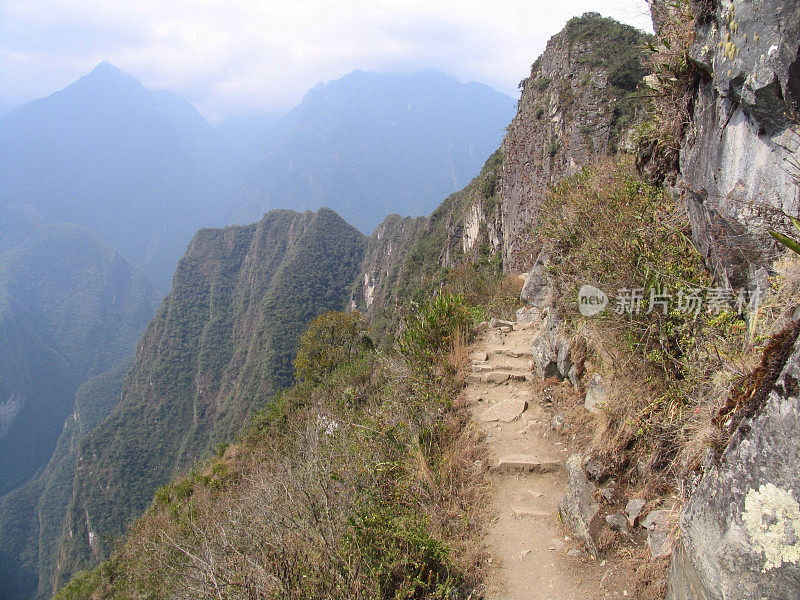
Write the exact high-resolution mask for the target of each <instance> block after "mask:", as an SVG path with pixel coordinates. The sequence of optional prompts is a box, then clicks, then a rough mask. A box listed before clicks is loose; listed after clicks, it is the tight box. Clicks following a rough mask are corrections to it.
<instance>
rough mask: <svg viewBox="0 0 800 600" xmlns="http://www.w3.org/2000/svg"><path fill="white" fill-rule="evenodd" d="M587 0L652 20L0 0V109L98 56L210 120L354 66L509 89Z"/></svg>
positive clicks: (424, 7)
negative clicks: (441, 75) (431, 72)
mask: <svg viewBox="0 0 800 600" xmlns="http://www.w3.org/2000/svg"><path fill="white" fill-rule="evenodd" d="M590 10H591V11H597V12H600V13H602V14H603V15H606V16H612V17H615V18H617V19H619V20H621V21H624V22H627V23H631V24H633V25H636V26H638V27H640V28H646V29H649V28H650V20H649V14H648V13H647V4H646V2H645V0H494V1H492V0H371V1H370V0H338V1H325V0H283V1H281V2H276V1H273V0H261V1H258V0H238V1H237V0H193V1H190V0H122V1H120V0H48V1H39V0H0V109H3V108H10V107H11V106H13V105H16V104H21V103H22V102H25V101H28V100H31V99H33V98H36V97H40V96H45V95H47V94H49V93H51V92H53V91H55V90H57V89H60V88H62V87H64V86H65V85H67V84H69V83H71V82H72V81H74V80H75V79H77V78H78V77H80V76H81V75H84V74H86V73H87V72H88V71H90V70H91V69H92V68H93V67H94V66H95V65H96V64H97V63H98V62H100V61H103V60H106V61H108V62H110V63H112V64H114V65H116V66H118V67H120V68H121V69H123V70H125V71H128V72H130V73H132V74H133V75H134V76H136V77H137V78H139V79H140V80H141V81H142V82H143V83H144V84H145V85H147V86H148V87H151V88H167V89H170V90H172V91H174V92H177V93H179V94H180V95H182V96H183V97H185V98H186V99H188V100H190V101H191V102H192V103H193V104H195V106H197V108H198V109H199V110H200V111H201V112H202V113H203V114H205V115H206V116H207V117H210V118H211V119H213V120H217V119H219V118H221V117H224V116H226V115H230V114H243V113H248V112H255V111H262V110H269V111H276V110H280V111H282V110H286V109H288V108H290V107H291V106H293V105H294V104H296V103H297V102H298V101H299V100H300V99H301V98H302V94H303V92H305V91H306V90H307V89H308V88H310V87H312V86H313V85H314V84H316V83H318V82H320V81H329V80H331V79H336V78H338V77H341V76H342V75H344V74H346V73H348V72H350V71H353V70H355V69H364V70H384V71H409V70H417V69H427V68H433V69H438V70H441V71H444V72H446V73H449V74H452V75H455V76H456V77H458V78H459V79H461V80H462V81H481V82H484V83H488V84H489V85H492V86H493V87H495V88H497V89H499V90H501V91H503V92H505V93H507V94H510V95H512V96H514V97H516V95H517V83H518V82H519V81H520V79H522V78H523V77H525V76H526V75H527V74H528V72H529V71H530V65H531V63H532V62H533V60H534V59H535V58H536V57H537V56H538V55H539V54H540V53H541V51H542V50H543V49H544V46H545V43H546V42H547V39H548V38H549V37H550V36H551V35H553V34H554V33H556V32H557V31H558V30H560V29H561V27H563V25H564V23H565V22H566V21H567V19H569V18H570V17H572V16H575V15H579V14H581V13H583V12H586V11H590Z"/></svg>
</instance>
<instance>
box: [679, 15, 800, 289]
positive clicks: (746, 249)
mask: <svg viewBox="0 0 800 600" xmlns="http://www.w3.org/2000/svg"><path fill="white" fill-rule="evenodd" d="M697 4H700V3H699V2H698V3H697ZM704 14H705V15H706V18H705V19H704V20H703V22H702V23H701V24H699V25H698V27H697V32H696V38H695V42H694V44H693V46H692V47H691V50H690V58H691V60H692V62H693V65H694V67H695V68H696V69H698V70H699V71H700V72H701V74H702V77H701V78H700V82H699V84H698V88H697V90H696V94H695V99H694V108H693V113H692V119H691V126H690V127H689V128H688V134H687V137H686V139H685V141H684V144H683V147H682V149H681V156H680V172H681V175H680V179H679V186H680V187H681V188H682V189H683V191H684V193H685V196H686V199H687V202H688V204H689V210H690V212H691V218H692V224H693V227H692V233H693V237H694V240H695V242H696V243H697V245H698V246H699V247H700V248H701V249H702V250H703V252H704V253H705V254H706V256H707V258H708V260H709V265H710V266H711V268H712V269H713V270H714V271H715V272H716V274H717V276H718V277H719V279H720V280H722V281H726V280H727V281H728V282H730V283H731V284H732V285H733V286H735V287H737V286H740V285H744V284H745V283H746V282H747V280H748V279H752V277H753V274H754V272H755V270H757V269H758V268H759V266H764V265H766V264H768V263H769V262H770V259H771V257H772V256H771V249H772V247H773V246H772V243H771V241H770V239H769V238H768V237H767V236H765V231H766V229H767V228H768V227H774V226H776V225H777V226H779V225H780V223H781V222H782V221H785V216H786V215H792V216H795V215H797V211H798V207H800V204H798V191H797V176H798V174H799V173H798V168H797V165H796V164H793V161H792V157H793V156H796V155H797V150H798V147H800V135H798V130H797V123H796V121H794V120H793V118H792V117H791V115H793V114H796V113H797V110H798V108H799V107H800V54H799V53H798V51H799V50H800V27H798V22H800V4H798V3H797V2H789V1H774V0H759V1H753V0H748V1H743V0H735V1H730V0H727V1H720V2H717V3H716V9H715V10H713V11H710V10H706V13H704Z"/></svg>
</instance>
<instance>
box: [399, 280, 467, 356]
mask: <svg viewBox="0 0 800 600" xmlns="http://www.w3.org/2000/svg"><path fill="white" fill-rule="evenodd" d="M471 324H472V313H471V312H470V310H469V308H468V307H467V305H466V304H465V302H464V298H463V296H457V295H453V294H451V293H449V292H442V293H440V294H437V295H436V296H435V297H434V298H433V299H432V300H431V301H430V302H429V303H428V304H426V305H423V306H420V307H419V308H417V310H416V311H415V313H414V314H413V315H412V316H411V317H410V318H408V319H406V320H405V322H404V323H403V327H402V331H401V333H400V337H399V339H398V347H399V349H400V352H401V353H402V354H403V356H404V357H405V359H406V361H407V362H408V363H409V364H410V365H412V366H414V367H416V368H422V369H427V368H430V367H431V366H433V365H434V364H435V363H436V362H437V361H438V360H439V359H441V358H442V357H443V356H444V354H445V353H446V352H448V351H449V350H451V349H452V348H453V346H454V345H455V344H456V342H457V341H460V340H464V339H465V338H466V337H467V336H468V335H469V331H470V326H471Z"/></svg>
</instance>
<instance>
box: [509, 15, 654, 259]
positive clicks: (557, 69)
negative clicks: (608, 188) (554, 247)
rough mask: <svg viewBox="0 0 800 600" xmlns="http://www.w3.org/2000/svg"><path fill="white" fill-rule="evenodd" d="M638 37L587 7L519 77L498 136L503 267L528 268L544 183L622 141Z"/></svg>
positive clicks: (639, 70)
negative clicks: (510, 112) (513, 109)
mask: <svg viewBox="0 0 800 600" xmlns="http://www.w3.org/2000/svg"><path fill="white" fill-rule="evenodd" d="M643 41H644V34H642V33H641V32H639V31H637V30H636V29H634V28H632V27H629V26H627V25H622V24H620V23H617V22H616V21H613V20H611V19H603V18H602V17H600V15H597V14H594V13H588V14H586V15H584V16H583V17H579V18H575V19H572V20H571V21H570V22H569V23H568V24H567V27H566V28H565V29H564V30H563V31H562V32H561V33H559V34H557V35H555V36H554V37H553V38H551V39H550V41H549V42H548V43H547V49H546V50H545V52H544V53H543V54H542V55H541V57H539V59H538V60H537V61H536V62H535V63H534V64H533V67H532V69H531V74H530V77H528V78H527V79H525V80H524V81H523V82H522V83H521V84H520V85H521V88H522V97H521V98H520V101H519V110H518V112H517V116H516V117H514V120H513V121H512V122H511V125H510V126H509V129H508V135H507V136H506V138H505V141H504V142H503V154H504V157H505V160H504V163H503V173H502V184H501V187H500V196H501V199H502V207H503V228H504V233H505V236H504V239H505V246H504V259H505V267H506V270H509V271H516V272H520V271H527V270H528V269H530V268H531V265H532V263H533V261H534V259H535V257H536V255H535V254H534V252H536V249H535V248H533V247H532V245H531V241H532V234H533V233H534V232H533V228H534V227H535V221H536V213H537V210H538V207H539V205H540V204H541V202H542V200H543V198H544V196H545V194H546V193H547V191H548V189H549V188H550V187H551V186H552V185H553V184H555V183H558V182H559V181H560V180H562V179H563V178H564V177H568V176H570V175H573V174H575V173H577V172H578V171H580V169H581V168H583V167H585V166H586V165H588V164H590V163H592V162H594V161H595V160H597V159H598V158H600V157H602V156H606V155H608V154H610V153H612V152H614V151H615V150H616V149H617V148H618V147H619V146H620V145H622V143H623V140H624V138H625V129H626V125H627V123H628V120H629V119H631V117H632V109H631V108H630V106H628V105H627V104H626V103H625V100H626V96H627V94H628V93H629V92H631V91H632V90H634V89H635V88H636V86H637V85H638V83H639V81H640V80H641V78H642V76H643V75H644V74H645V70H644V67H643V61H642V56H641V50H640V48H641V46H642V44H643Z"/></svg>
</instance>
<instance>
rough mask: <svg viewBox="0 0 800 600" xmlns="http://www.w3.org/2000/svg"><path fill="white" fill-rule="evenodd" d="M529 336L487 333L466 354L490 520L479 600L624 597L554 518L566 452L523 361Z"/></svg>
mask: <svg viewBox="0 0 800 600" xmlns="http://www.w3.org/2000/svg"><path fill="white" fill-rule="evenodd" d="M533 333H534V332H533V330H532V329H528V328H526V326H525V325H518V324H516V323H514V324H513V325H512V324H508V325H502V324H501V325H500V326H499V327H490V328H489V329H488V331H486V332H485V333H484V334H483V335H482V336H481V337H480V338H479V339H478V341H477V342H476V344H475V346H474V350H473V352H472V353H471V355H470V359H471V361H472V371H473V372H472V374H471V375H470V376H469V377H468V378H467V386H466V390H465V393H466V400H467V402H468V403H469V405H470V407H471V412H472V419H473V421H474V422H475V423H476V424H477V426H478V427H480V428H481V429H482V430H483V431H484V432H485V434H486V443H487V445H488V446H489V451H490V454H491V460H492V461H493V464H492V472H491V475H490V480H491V485H492V488H493V489H492V491H493V502H494V514H495V519H494V520H493V521H492V523H491V524H490V526H489V530H488V534H487V540H486V541H487V545H488V550H489V552H490V553H491V555H492V564H491V567H490V572H489V577H488V582H487V594H486V598H487V600H545V599H548V600H590V599H592V600H593V599H600V598H621V597H632V596H633V594H632V592H631V589H632V586H631V585H630V584H629V581H628V580H627V573H626V572H625V569H624V568H620V565H615V564H611V563H609V562H606V561H604V560H600V561H597V560H594V559H593V558H591V557H590V556H589V555H588V554H587V553H586V552H584V551H583V549H582V548H581V547H580V544H579V543H578V542H577V541H575V540H573V539H572V537H571V536H570V535H569V533H568V532H567V531H566V529H565V528H564V526H563V525H562V524H561V522H560V519H559V515H558V502H559V500H560V499H561V498H562V497H563V496H564V493H565V491H566V488H567V484H568V478H567V475H566V472H565V469H564V463H565V460H566V458H567V456H568V450H567V448H566V447H565V445H564V443H563V442H562V441H560V439H559V436H558V435H557V434H555V433H553V432H552V431H550V428H549V424H550V422H551V419H552V418H553V416H554V415H553V414H550V413H551V412H552V410H551V409H549V408H548V406H547V397H546V393H543V392H542V389H543V388H542V385H541V384H540V383H539V382H535V381H534V375H533V374H532V373H531V368H530V363H531V360H532V356H531V343H532V340H533Z"/></svg>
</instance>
